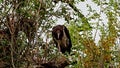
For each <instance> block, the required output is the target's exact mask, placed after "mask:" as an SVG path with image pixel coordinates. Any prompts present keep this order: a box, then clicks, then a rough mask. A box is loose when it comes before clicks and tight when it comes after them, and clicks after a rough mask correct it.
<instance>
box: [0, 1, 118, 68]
mask: <svg viewBox="0 0 120 68" xmlns="http://www.w3.org/2000/svg"><path fill="white" fill-rule="evenodd" d="M86 1H87V0H71V1H70V0H0V67H13V68H15V67H17V68H21V67H22V68H30V67H34V66H35V65H39V64H43V63H47V62H50V61H51V62H52V60H55V61H57V62H59V63H61V62H60V61H61V60H59V59H57V58H58V56H59V57H61V56H65V58H67V59H69V62H68V63H69V64H70V65H69V66H67V67H66V68H104V67H105V68H110V67H113V68H119V67H120V59H119V58H120V55H119V53H120V49H119V46H120V45H119V44H120V42H119V41H120V39H119V38H120V24H119V23H120V18H119V16H120V6H119V2H118V1H117V0H110V1H106V0H105V1H100V0H93V1H92V3H94V4H95V5H97V7H99V10H100V11H98V10H95V9H93V8H94V7H92V6H91V5H89V4H87V7H86V9H88V10H87V11H88V12H89V13H88V14H87V15H84V14H83V12H82V11H81V9H78V7H77V6H76V4H78V3H84V2H86ZM102 15H104V16H105V19H106V20H107V21H105V22H104V20H105V19H104V18H102V17H103V16H102ZM61 18H62V19H64V20H65V23H64V25H66V26H67V27H68V29H69V31H70V36H71V40H72V45H73V46H72V52H71V54H70V55H69V54H67V53H66V54H65V55H63V54H59V53H58V49H57V48H56V47H55V45H54V43H53V41H52V36H51V28H52V27H53V26H54V25H55V23H56V22H57V20H58V19H61ZM93 20H94V21H93ZM98 37H99V39H98ZM96 41H97V42H96ZM65 58H63V60H66V59H65ZM67 61H68V60H67ZM56 64H57V63H56Z"/></svg>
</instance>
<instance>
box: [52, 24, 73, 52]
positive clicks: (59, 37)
mask: <svg viewBox="0 0 120 68" xmlns="http://www.w3.org/2000/svg"><path fill="white" fill-rule="evenodd" d="M52 37H53V40H54V43H55V44H56V47H57V48H58V50H59V52H62V53H65V52H66V51H67V52H68V53H69V54H70V52H71V47H72V43H71V38H70V34H69V30H68V29H67V28H66V26H64V25H56V26H54V27H53V28H52Z"/></svg>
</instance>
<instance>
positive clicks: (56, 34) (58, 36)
mask: <svg viewBox="0 0 120 68" xmlns="http://www.w3.org/2000/svg"><path fill="white" fill-rule="evenodd" d="M53 35H54V38H56V39H57V40H61V39H62V37H63V27H62V26H56V27H54V28H53Z"/></svg>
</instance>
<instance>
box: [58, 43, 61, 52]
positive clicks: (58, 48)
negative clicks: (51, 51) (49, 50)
mask: <svg viewBox="0 0 120 68" xmlns="http://www.w3.org/2000/svg"><path fill="white" fill-rule="evenodd" d="M58 50H59V52H61V49H60V44H59V43H58Z"/></svg>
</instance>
